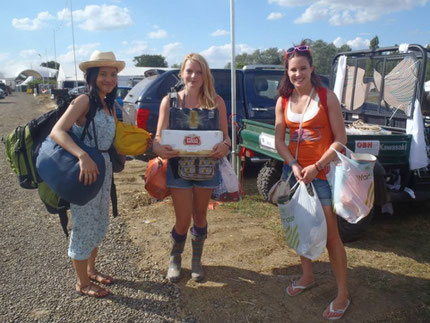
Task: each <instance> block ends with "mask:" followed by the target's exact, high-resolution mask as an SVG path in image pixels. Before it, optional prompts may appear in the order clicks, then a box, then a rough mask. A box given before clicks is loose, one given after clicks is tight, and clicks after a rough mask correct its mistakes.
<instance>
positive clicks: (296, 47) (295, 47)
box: [284, 45, 311, 59]
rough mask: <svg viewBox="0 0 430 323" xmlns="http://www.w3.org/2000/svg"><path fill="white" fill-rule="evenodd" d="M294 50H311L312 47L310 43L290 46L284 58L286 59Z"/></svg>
mask: <svg viewBox="0 0 430 323" xmlns="http://www.w3.org/2000/svg"><path fill="white" fill-rule="evenodd" d="M294 52H309V53H310V52H311V48H310V47H309V45H302V46H294V47H290V48H288V49H287V50H286V51H285V55H284V59H286V58H287V57H288V56H289V55H290V54H292V53H294Z"/></svg>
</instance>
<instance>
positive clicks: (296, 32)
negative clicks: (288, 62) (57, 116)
mask: <svg viewBox="0 0 430 323" xmlns="http://www.w3.org/2000/svg"><path fill="white" fill-rule="evenodd" d="M70 1H71V0H44V1H39V2H35V1H29V0H15V1H8V3H7V5H3V6H2V10H1V12H0V24H1V31H2V33H1V34H2V37H1V46H0V72H2V73H3V74H4V75H5V76H7V75H8V74H11V73H12V74H13V73H15V72H16V71H17V70H19V69H21V70H22V68H25V67H31V66H37V65H40V63H41V62H42V61H46V60H54V58H55V57H56V59H57V61H58V62H60V63H61V64H63V65H64V66H69V67H72V68H73V62H74V55H73V38H72V28H71V23H70V16H71V15H70V4H71V2H70ZM72 10H73V21H74V24H73V25H74V39H75V41H74V43H75V55H76V61H77V63H79V62H81V61H84V60H87V59H88V58H89V57H90V55H91V53H92V52H93V51H94V50H96V49H98V50H101V51H110V50H112V51H114V53H115V54H116V56H117V57H118V58H119V59H122V60H125V61H126V63H127V64H129V65H131V64H132V60H133V57H134V56H139V55H142V54H161V55H163V56H165V57H166V59H167V61H168V64H169V65H171V64H174V63H180V62H181V60H182V58H183V56H184V55H185V54H186V53H188V52H192V51H194V52H199V53H201V54H203V55H204V56H205V57H206V58H207V60H208V61H209V64H210V66H211V67H223V66H225V64H226V63H227V62H228V61H229V60H230V0H211V1H207V0H180V1H177V0H157V1H154V0H102V1H98V0H90V1H81V0H72ZM429 17H430V0H403V1H401V0H379V1H378V0H317V1H308V0H236V1H235V28H236V32H235V39H236V54H241V53H244V52H248V53H252V52H253V51H254V50H256V49H261V50H264V49H266V48H269V47H278V48H288V47H291V45H292V44H293V43H298V42H300V40H301V39H304V38H310V39H312V40H318V39H322V40H324V41H325V42H328V43H331V42H333V43H334V44H335V45H337V46H340V45H342V44H345V43H347V44H348V45H350V46H351V47H352V48H353V49H362V48H367V47H368V44H369V41H370V40H371V39H372V38H373V37H374V36H375V35H377V36H378V37H379V40H380V46H381V47H382V46H392V45H394V44H396V43H397V44H401V43H417V44H421V45H426V44H429V43H430V22H429ZM54 34H55V37H54ZM54 40H55V41H54ZM54 44H55V46H54Z"/></svg>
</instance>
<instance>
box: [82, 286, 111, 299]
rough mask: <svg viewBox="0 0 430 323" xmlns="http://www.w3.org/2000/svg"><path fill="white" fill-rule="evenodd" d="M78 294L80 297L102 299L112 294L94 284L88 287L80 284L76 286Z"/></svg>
mask: <svg viewBox="0 0 430 323" xmlns="http://www.w3.org/2000/svg"><path fill="white" fill-rule="evenodd" d="M75 289H76V292H77V293H78V294H80V295H85V296H90V297H97V298H102V297H106V296H108V295H109V294H110V290H108V289H105V288H103V287H101V286H99V285H96V284H94V283H89V284H88V285H86V286H81V285H80V284H79V283H77V284H76V286H75Z"/></svg>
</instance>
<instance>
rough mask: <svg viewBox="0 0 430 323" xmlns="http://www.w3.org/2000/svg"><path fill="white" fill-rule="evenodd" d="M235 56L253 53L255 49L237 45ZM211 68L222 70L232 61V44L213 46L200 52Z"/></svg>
mask: <svg viewBox="0 0 430 323" xmlns="http://www.w3.org/2000/svg"><path fill="white" fill-rule="evenodd" d="M235 49H236V50H235V54H236V55H240V54H243V53H252V52H253V51H254V50H255V49H254V48H252V47H250V46H248V45H246V44H236V48H235ZM200 54H202V55H203V56H204V57H205V58H206V60H207V61H208V63H209V66H210V67H211V68H222V67H224V66H225V65H226V64H227V63H228V62H230V61H231V44H225V45H221V46H211V47H209V48H208V49H205V50H203V51H201V52H200Z"/></svg>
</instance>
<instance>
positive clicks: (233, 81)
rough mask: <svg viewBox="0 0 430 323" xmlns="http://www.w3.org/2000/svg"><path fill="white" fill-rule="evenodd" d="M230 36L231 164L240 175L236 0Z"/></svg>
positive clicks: (232, 11) (232, 6)
mask: <svg viewBox="0 0 430 323" xmlns="http://www.w3.org/2000/svg"><path fill="white" fill-rule="evenodd" d="M230 36H231V147H232V150H231V164H232V166H233V169H234V171H235V172H236V174H237V175H239V169H238V167H237V151H236V63H235V39H234V0H230Z"/></svg>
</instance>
